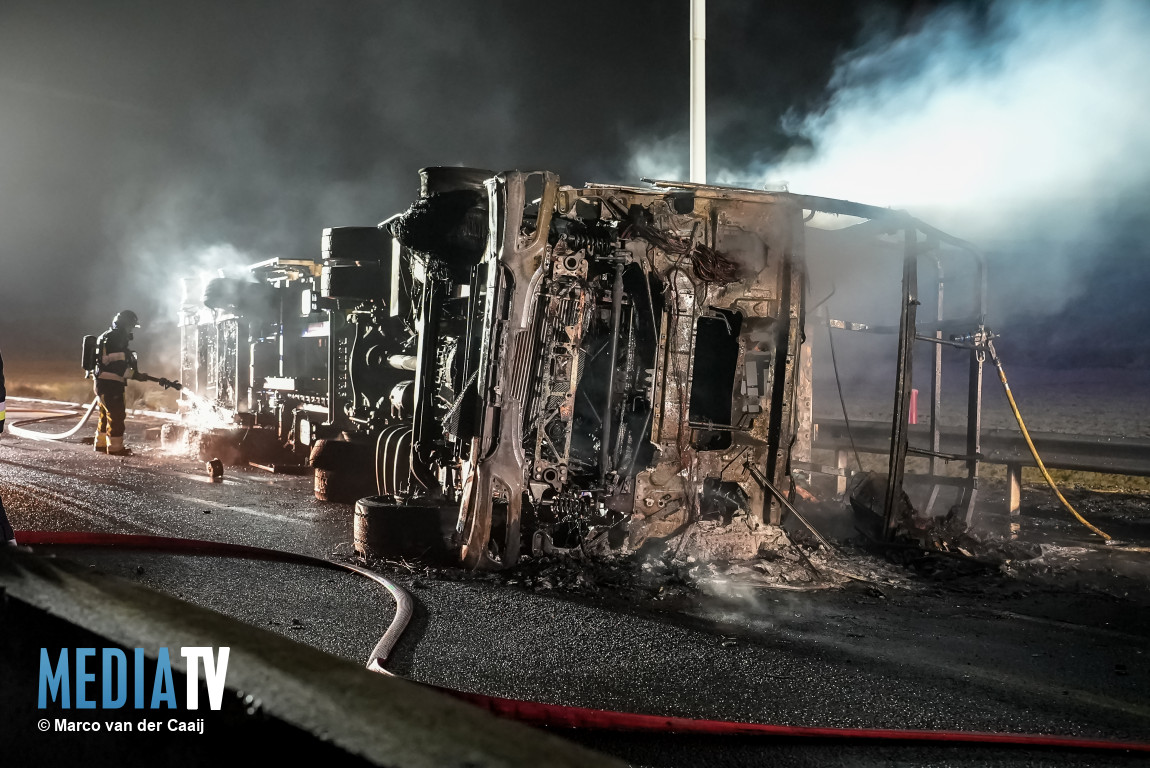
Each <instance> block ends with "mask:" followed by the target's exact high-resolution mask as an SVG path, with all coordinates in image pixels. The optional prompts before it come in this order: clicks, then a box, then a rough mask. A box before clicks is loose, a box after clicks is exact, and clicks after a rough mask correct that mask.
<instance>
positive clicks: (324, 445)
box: [309, 440, 375, 504]
mask: <svg viewBox="0 0 1150 768" xmlns="http://www.w3.org/2000/svg"><path fill="white" fill-rule="evenodd" d="M309 463H310V464H311V466H312V467H313V468H314V469H315V497H316V498H317V499H319V500H320V501H333V502H336V503H339V504H353V503H354V502H355V500H356V499H358V498H361V497H363V496H366V495H369V494H372V493H374V492H375V467H374V454H373V453H372V451H371V449H370V448H369V447H368V446H363V445H359V444H358V443H351V442H348V441H346V440H317V441H316V443H315V445H314V446H312V449H311V456H310V459H309Z"/></svg>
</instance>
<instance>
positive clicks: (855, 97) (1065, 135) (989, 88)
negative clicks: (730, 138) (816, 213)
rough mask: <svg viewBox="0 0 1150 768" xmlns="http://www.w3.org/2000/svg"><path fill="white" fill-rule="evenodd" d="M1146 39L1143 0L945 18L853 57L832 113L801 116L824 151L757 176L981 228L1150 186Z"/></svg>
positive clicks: (837, 79) (836, 83)
mask: <svg viewBox="0 0 1150 768" xmlns="http://www.w3.org/2000/svg"><path fill="white" fill-rule="evenodd" d="M1148 39H1150V5H1147V4H1146V3H1142V2H1123V1H1121V0H1109V1H1104V2H1033V1H1032V2H1011V3H1005V2H1000V3H997V4H995V5H993V6H991V8H990V9H989V12H988V15H987V16H986V17H985V18H979V17H976V16H974V15H973V14H972V13H971V12H969V11H966V10H960V9H956V8H947V9H944V10H942V11H940V12H937V13H936V14H934V15H933V16H931V17H929V18H928V19H926V20H925V22H924V23H923V25H922V27H921V28H920V29H919V30H918V31H917V32H915V33H913V34H909V35H906V36H903V37H900V38H898V39H894V40H890V39H887V40H885V41H884V40H881V39H880V40H875V41H872V42H870V43H869V44H867V45H865V46H864V47H862V48H861V49H858V50H856V51H854V52H853V53H851V54H849V55H847V56H845V57H844V58H843V59H842V60H841V61H840V62H839V65H838V67H837V70H836V72H835V75H834V77H833V79H832V82H831V87H832V89H833V91H834V92H833V96H832V98H831V100H830V103H829V105H828V106H827V108H826V110H825V111H823V112H821V113H819V114H816V115H810V116H807V117H805V118H802V119H795V118H794V117H793V116H792V118H791V121H790V122H791V123H792V125H793V126H794V127H795V128H797V131H798V133H800V134H801V135H803V136H804V137H806V138H808V139H809V140H810V141H811V144H812V147H811V149H809V150H801V151H793V152H792V153H791V154H790V155H789V156H788V157H785V158H784V159H783V160H782V162H780V163H778V164H777V165H775V166H773V167H770V168H758V169H755V172H752V174H750V175H751V176H752V177H753V178H756V179H758V180H759V181H760V182H762V183H764V184H769V183H772V182H774V183H777V182H780V181H783V182H786V183H787V185H788V187H789V189H790V190H792V191H798V192H809V193H813V194H820V195H826V196H832V197H842V198H846V199H854V200H860V201H866V202H870V203H875V204H879V205H890V206H897V207H907V208H910V209H911V210H912V211H922V212H924V213H929V212H932V211H933V212H938V213H939V214H941V215H943V216H944V217H946V218H947V219H954V220H955V221H956V222H957V223H958V226H964V225H965V226H974V227H979V228H981V227H986V226H995V225H997V224H999V223H1001V222H1003V221H1004V220H1005V219H1006V218H1007V216H1013V215H1015V214H1018V213H1028V212H1032V211H1034V209H1035V207H1036V206H1037V205H1042V204H1057V203H1059V202H1064V201H1067V200H1073V199H1083V198H1098V197H1114V196H1119V195H1121V194H1123V193H1125V192H1127V191H1129V190H1130V189H1131V188H1137V187H1142V186H1145V184H1146V183H1147V181H1150V160H1148V158H1150V130H1147V124H1146V120H1147V118H1148V117H1150V88H1147V87H1146V85H1145V83H1146V76H1147V72H1150V46H1148V45H1146V41H1147V40H1148ZM720 175H721V177H722V178H721V179H720V181H721V180H723V179H725V178H732V179H733V178H743V179H746V178H748V173H747V171H746V170H745V169H743V170H739V171H731V170H727V171H724V172H722V173H721V174H720ZM962 217H967V222H966V223H965V224H964V223H962V222H961V219H962Z"/></svg>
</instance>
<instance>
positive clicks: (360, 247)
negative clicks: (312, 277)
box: [320, 227, 391, 261]
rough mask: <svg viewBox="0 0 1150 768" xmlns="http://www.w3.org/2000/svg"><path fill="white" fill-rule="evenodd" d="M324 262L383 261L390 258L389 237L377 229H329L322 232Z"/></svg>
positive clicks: (321, 247)
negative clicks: (332, 260)
mask: <svg viewBox="0 0 1150 768" xmlns="http://www.w3.org/2000/svg"><path fill="white" fill-rule="evenodd" d="M320 253H321V255H322V256H323V259H324V261H327V260H328V259H346V260H348V261H384V260H386V259H390V258H391V235H390V234H389V233H388V232H387V230H384V229H380V228H379V227H331V228H329V229H325V230H324V231H323V240H322V241H321V242H320Z"/></svg>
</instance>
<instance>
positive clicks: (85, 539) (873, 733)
mask: <svg viewBox="0 0 1150 768" xmlns="http://www.w3.org/2000/svg"><path fill="white" fill-rule="evenodd" d="M16 540H17V541H19V542H20V544H21V545H30V546H46V545H67V546H94V547H111V548H116V547H119V548H123V549H151V550H157V551H162V552H171V553H175V554H188V555H207V556H213V557H239V558H246V559H253V560H274V561H282V562H292V563H301V564H306V565H316V566H320V567H323V568H339V569H344V570H349V571H352V572H354V573H358V574H360V575H362V576H365V577H367V578H370V579H372V580H373V581H376V582H378V583H380V584H382V585H384V586H385V587H387V589H388V590H389V591H390V592H391V593H392V595H393V597H395V598H396V602H397V609H396V620H393V622H392V625H391V626H390V627H389V628H388V632H387V634H385V635H384V638H383V639H381V640H380V642H379V644H378V645H377V646H376V649H375V650H374V651H373V652H372V658H371V659H370V661H369V662H368V668H369V669H372V670H373V671H377V672H384V669H383V662H384V661H385V660H386V656H387V655H388V653H390V651H391V648H392V647H393V646H394V644H395V642H396V641H397V640H398V638H399V634H400V633H401V632H402V630H403V626H402V625H406V622H407V618H409V617H410V615H411V609H410V598H409V597H408V596H407V595H406V593H405V592H404V591H403V590H402V588H400V587H398V586H397V585H395V584H394V583H393V582H391V581H390V580H389V579H387V578H386V577H384V576H381V575H379V574H376V573H373V572H371V571H368V570H367V569H364V568H360V567H358V566H354V565H350V564H344V563H337V562H333V561H331V560H321V559H319V558H316V557H309V556H308V555H300V554H296V553H293V552H282V551H279V550H274V549H265V548H263V547H249V546H246V545H243V544H226V543H222V542H214V541H201V540H198V539H183V538H175V537H169V536H146V535H138V534H126V533H86V532H73V531H17V532H16ZM404 601H407V602H406V608H405V605H404ZM404 614H406V617H405V616H404ZM397 627H398V630H397ZM388 674H389V673H388ZM412 682H418V681H412ZM428 687H430V688H434V689H435V690H438V691H441V692H442V693H446V694H449V695H451V696H453V697H455V698H458V699H462V700H463V701H467V702H470V703H472V704H474V705H476V706H478V707H482V708H483V709H486V710H488V711H490V712H492V713H494V714H496V715H499V716H501V717H506V718H509V719H512V720H518V721H520V722H524V723H528V724H530V725H536V726H547V727H551V728H577V729H587V730H601V731H624V732H633V733H667V734H680V735H694V736H781V737H788V738H795V737H799V738H815V739H834V740H840V741H863V742H866V741H906V742H919V743H949V744H977V745H983V746H1014V747H1045V748H1058V749H1087V750H1105V751H1109V752H1114V751H1122V752H1150V743H1147V742H1140V741H1115V740H1112V739H1086V738H1076V737H1069V736H1048V735H1044V734H1030V733H983V732H978V731H947V730H938V731H920V730H905V729H897V728H823V727H815V726H799V725H772V724H767V723H737V722H731V721H727V720H695V719H691V718H686V717H662V716H659V715H641V714H634V713H630V712H612V711H609V710H602V709H587V708H585V707H569V706H563V705H559V704H542V703H539V702H534V701H520V700H518V699H504V698H500V697H498V696H488V695H486V694H482V693H468V692H465V691H457V690H454V689H451V688H441V687H439V686H428Z"/></svg>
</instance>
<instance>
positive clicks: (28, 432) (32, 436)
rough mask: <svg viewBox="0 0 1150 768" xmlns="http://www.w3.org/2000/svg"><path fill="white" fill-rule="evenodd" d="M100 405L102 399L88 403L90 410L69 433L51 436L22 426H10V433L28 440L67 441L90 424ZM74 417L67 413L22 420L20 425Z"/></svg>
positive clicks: (96, 398)
mask: <svg viewBox="0 0 1150 768" xmlns="http://www.w3.org/2000/svg"><path fill="white" fill-rule="evenodd" d="M99 404H100V398H98V397H94V398H92V402H90V403H88V409H87V410H86V411H84V415H83V416H82V417H81V418H80V422H79V423H78V424H76V426H74V427H72V428H71V429H69V430H68V431H67V432H61V433H59V434H49V433H47V432H37V431H36V430H34V429H24V428H23V427H22V426H20V427H18V426H16V425H15V424H12V425H11V426H9V427H8V431H9V432H11V433H12V434H14V435H16V437H23V438H27V439H28V440H66V439H68V438H69V437H72V436H73V435H75V434H76V433H77V432H79V431H80V430H81V429H83V428H84V425H85V424H87V423H88V419H90V418H92V411H94V410H96V406H97V405H99ZM72 415H73V414H71V413H66V414H64V415H62V416H45V417H43V418H40V419H22V420H21V421H20V424H39V423H41V422H45V421H54V420H56V419H67V418H69V417H71V416H72Z"/></svg>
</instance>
